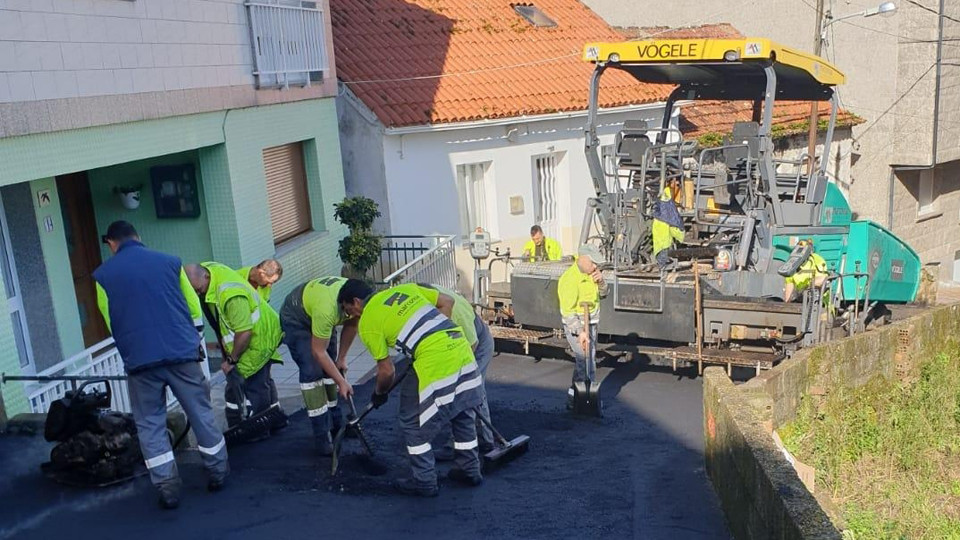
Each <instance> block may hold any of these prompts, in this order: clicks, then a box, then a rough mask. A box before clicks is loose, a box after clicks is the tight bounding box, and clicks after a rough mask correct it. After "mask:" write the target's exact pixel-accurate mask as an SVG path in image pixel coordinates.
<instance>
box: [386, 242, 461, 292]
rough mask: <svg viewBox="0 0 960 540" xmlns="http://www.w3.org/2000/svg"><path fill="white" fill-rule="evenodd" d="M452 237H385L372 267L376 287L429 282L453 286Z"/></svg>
mask: <svg viewBox="0 0 960 540" xmlns="http://www.w3.org/2000/svg"><path fill="white" fill-rule="evenodd" d="M456 238H457V237H456V236H454V235H451V236H386V237H384V239H383V247H382V248H381V252H380V253H381V254H380V265H379V267H376V268H374V269H373V274H374V280H375V281H376V283H377V285H378V286H380V287H393V286H394V285H399V284H401V283H433V284H436V285H440V286H443V287H446V288H448V289H456V287H457V261H456V246H455V244H454V241H455V240H456Z"/></svg>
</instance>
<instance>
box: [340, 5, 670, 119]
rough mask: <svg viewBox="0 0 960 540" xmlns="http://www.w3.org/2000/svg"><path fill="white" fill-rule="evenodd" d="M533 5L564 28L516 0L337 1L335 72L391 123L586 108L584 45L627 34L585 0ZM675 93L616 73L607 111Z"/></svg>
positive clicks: (608, 84) (607, 82) (605, 98)
mask: <svg viewBox="0 0 960 540" xmlns="http://www.w3.org/2000/svg"><path fill="white" fill-rule="evenodd" d="M513 3H516V2H513ZM534 4H535V5H536V6H537V7H538V8H540V9H541V10H543V11H544V13H546V14H547V15H548V16H549V17H550V18H551V19H553V20H554V21H556V22H557V27H555V28H536V27H533V26H531V25H530V24H529V23H527V22H526V21H525V20H524V19H523V18H521V17H520V16H519V15H517V14H516V12H514V10H513V6H512V3H511V2H510V1H508V0H331V2H330V8H331V16H332V20H333V28H334V32H333V38H334V46H335V49H336V54H335V57H336V62H337V73H338V75H339V77H340V79H341V80H343V81H344V82H345V83H347V85H348V86H349V88H350V89H351V90H352V91H353V92H354V93H355V94H356V95H357V97H358V98H360V99H361V100H362V101H363V102H364V103H365V104H366V105H367V106H368V107H370V109H371V110H373V112H374V113H375V114H376V115H377V117H378V118H379V119H380V121H381V122H383V123H384V125H387V126H390V127H400V126H409V125H419V124H430V123H434V124H442V123H450V122H462V121H470V120H480V119H488V118H508V117H514V116H523V115H537V114H547V113H553V112H564V111H576V110H584V109H586V106H587V91H588V84H589V80H590V74H591V73H592V71H593V66H592V65H590V64H589V63H586V62H583V61H582V60H581V59H580V57H581V53H582V49H583V45H584V43H586V42H589V41H604V40H607V41H618V40H621V39H622V36H620V34H618V33H617V32H616V31H615V30H613V29H612V28H611V27H610V26H608V25H607V24H606V23H605V22H604V21H603V20H602V19H601V18H600V17H598V16H597V15H596V14H594V13H593V12H592V11H590V10H589V9H588V8H587V7H586V6H584V5H583V4H581V3H580V2H579V1H578V0H536V1H535V2H534ZM418 77H423V78H421V79H417V78H418ZM669 92H670V87H669V86H666V85H652V84H641V83H637V82H636V80H634V79H633V77H631V76H630V75H627V74H626V73H622V72H617V71H609V72H607V74H606V75H605V76H604V80H603V91H602V92H601V94H600V98H601V106H603V107H615V106H623V105H630V104H640V103H651V102H656V101H662V100H664V99H666V97H667V95H668V94H669Z"/></svg>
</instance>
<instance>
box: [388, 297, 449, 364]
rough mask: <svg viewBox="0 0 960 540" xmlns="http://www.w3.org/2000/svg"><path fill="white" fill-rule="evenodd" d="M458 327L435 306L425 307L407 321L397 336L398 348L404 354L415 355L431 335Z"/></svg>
mask: <svg viewBox="0 0 960 540" xmlns="http://www.w3.org/2000/svg"><path fill="white" fill-rule="evenodd" d="M456 327H457V325H455V324H453V321H451V320H450V319H448V318H447V317H446V316H445V315H444V314H443V313H440V311H439V310H438V309H437V308H435V307H433V306H429V305H427V306H423V307H421V308H420V309H418V310H417V311H416V312H414V314H413V315H411V316H410V318H409V319H407V322H406V324H404V325H403V328H402V329H401V330H400V333H399V334H398V335H397V346H399V347H400V348H401V350H403V351H404V352H407V353H413V352H414V351H415V350H417V345H418V344H419V343H420V342H421V341H423V339H424V338H425V337H427V336H429V335H431V334H435V333H437V332H440V331H443V330H452V329H454V328H456Z"/></svg>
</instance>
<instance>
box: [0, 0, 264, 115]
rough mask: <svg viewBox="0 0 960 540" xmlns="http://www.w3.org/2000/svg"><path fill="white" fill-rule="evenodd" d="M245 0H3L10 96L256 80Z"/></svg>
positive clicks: (2, 57) (3, 78)
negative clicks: (254, 77)
mask: <svg viewBox="0 0 960 540" xmlns="http://www.w3.org/2000/svg"><path fill="white" fill-rule="evenodd" d="M252 72H253V53H252V49H251V46H250V29H249V24H248V22H247V14H246V10H245V8H244V6H243V0H136V1H127V0H3V1H0V103H3V102H19V101H34V100H46V99H56V98H76V97H86V96H101V95H112V94H133V93H142V92H152V91H164V90H167V91H170V90H182V89H189V88H209V87H216V86H236V85H253V83H254V80H253V75H252Z"/></svg>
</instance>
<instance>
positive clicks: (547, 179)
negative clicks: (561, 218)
mask: <svg viewBox="0 0 960 540" xmlns="http://www.w3.org/2000/svg"><path fill="white" fill-rule="evenodd" d="M534 168H535V169H536V178H534V185H533V187H534V196H535V200H536V204H537V206H536V209H537V223H538V224H539V225H540V227H541V228H543V232H544V234H546V235H547V236H554V237H555V236H557V233H558V229H559V227H558V225H559V224H558V222H557V213H558V212H557V207H558V204H557V156H556V154H549V155H546V156H539V157H536V158H534Z"/></svg>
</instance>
